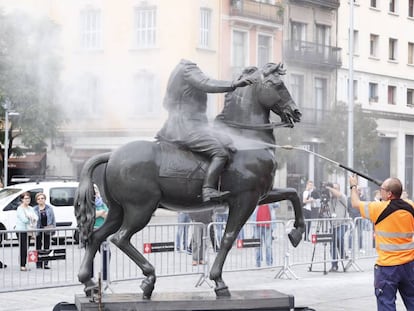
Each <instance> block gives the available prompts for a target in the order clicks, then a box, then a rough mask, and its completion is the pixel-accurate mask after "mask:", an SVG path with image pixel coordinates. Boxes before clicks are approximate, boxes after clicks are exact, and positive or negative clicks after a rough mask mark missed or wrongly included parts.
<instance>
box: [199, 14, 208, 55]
mask: <svg viewBox="0 0 414 311" xmlns="http://www.w3.org/2000/svg"><path fill="white" fill-rule="evenodd" d="M210 35H211V10H210V9H206V8H201V9H200V47H201V48H209V47H210V44H211V43H210V41H211V38H210Z"/></svg>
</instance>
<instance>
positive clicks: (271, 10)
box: [230, 0, 284, 25]
mask: <svg viewBox="0 0 414 311" xmlns="http://www.w3.org/2000/svg"><path fill="white" fill-rule="evenodd" d="M283 12H284V8H283V6H282V5H281V4H268V3H261V2H256V1H253V0H232V1H231V5H230V16H231V17H239V18H240V17H241V18H250V19H257V20H261V21H265V22H270V23H275V24H281V25H282V24H283Z"/></svg>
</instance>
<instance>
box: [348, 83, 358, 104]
mask: <svg viewBox="0 0 414 311" xmlns="http://www.w3.org/2000/svg"><path fill="white" fill-rule="evenodd" d="M347 87H348V92H349V79H347ZM353 93H354V100H357V99H358V80H354V84H353Z"/></svg>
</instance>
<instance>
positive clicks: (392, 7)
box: [389, 0, 396, 13]
mask: <svg viewBox="0 0 414 311" xmlns="http://www.w3.org/2000/svg"><path fill="white" fill-rule="evenodd" d="M389 10H390V12H392V13H395V10H396V0H390V7H389Z"/></svg>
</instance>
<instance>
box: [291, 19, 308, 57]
mask: <svg viewBox="0 0 414 311" xmlns="http://www.w3.org/2000/svg"><path fill="white" fill-rule="evenodd" d="M290 31H291V33H290V38H291V41H292V45H293V46H292V47H293V49H294V50H295V51H300V50H301V49H302V41H306V24H303V23H297V22H292V23H291V29H290Z"/></svg>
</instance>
